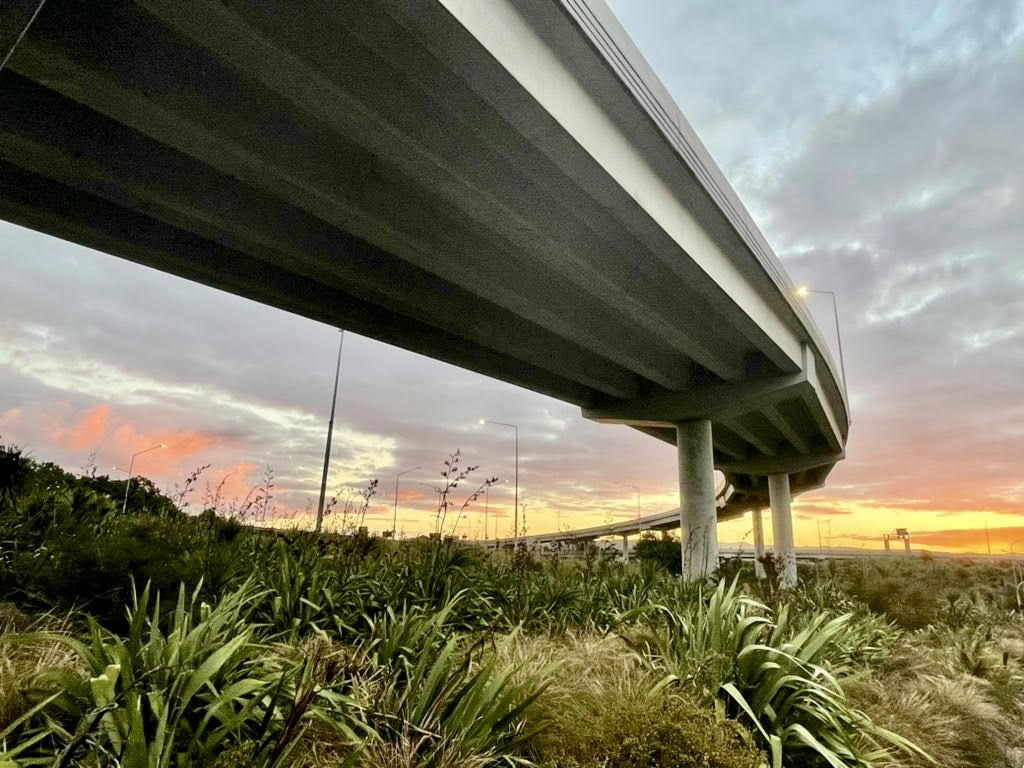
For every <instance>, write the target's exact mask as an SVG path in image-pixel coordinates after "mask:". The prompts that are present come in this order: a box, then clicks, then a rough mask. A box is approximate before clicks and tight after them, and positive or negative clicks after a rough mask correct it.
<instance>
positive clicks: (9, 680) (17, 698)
mask: <svg viewBox="0 0 1024 768" xmlns="http://www.w3.org/2000/svg"><path fill="white" fill-rule="evenodd" d="M35 632H47V633H58V634H69V633H70V632H71V625H70V623H69V621H68V620H67V619H62V618H59V617H57V616H54V615H52V614H43V615H41V616H28V615H26V614H24V613H22V612H21V611H20V610H18V609H17V608H16V607H15V606H13V605H11V604H10V603H2V604H0V730H3V729H4V728H6V727H7V726H8V725H10V724H11V723H12V722H14V721H15V720H16V719H17V718H18V717H20V716H21V715H22V714H23V713H24V712H25V711H27V710H28V709H29V708H30V707H31V706H32V704H33V703H34V702H35V701H37V700H38V699H40V698H41V697H43V696H45V695H46V694H48V693H52V692H53V691H54V690H55V689H54V688H51V687H48V686H47V685H46V684H44V683H41V682H40V681H39V679H38V678H39V673H40V672H42V671H44V670H48V669H54V668H58V669H72V670H77V669H79V665H78V662H77V660H76V657H75V654H74V652H73V651H71V650H70V649H69V648H67V646H65V645H63V644H62V643H57V642H54V641H53V640H28V639H26V638H24V637H22V636H23V635H28V634H29V633H35Z"/></svg>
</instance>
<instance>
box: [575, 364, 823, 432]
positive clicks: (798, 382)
mask: <svg viewBox="0 0 1024 768" xmlns="http://www.w3.org/2000/svg"><path fill="white" fill-rule="evenodd" d="M808 388H809V384H808V382H807V377H806V376H805V375H804V373H796V374H790V375H787V376H777V377H772V378H767V379H754V380H752V381H746V382H738V383H724V384H712V385H710V386H703V387H691V388H689V389H686V390H684V391H682V392H664V393H656V394H652V395H648V396H646V397H639V398H636V399H634V400H629V401H625V402H617V403H609V404H606V405H598V406H595V407H591V408H585V409H584V410H583V415H584V416H585V417H586V418H588V419H591V420H592V421H599V422H602V423H606V424H630V425H634V424H635V425H641V426H645V427H665V426H670V425H672V424H676V423H678V422H680V421H686V420H691V419H715V420H721V419H729V418H732V417H734V416H737V415H742V414H745V413H749V412H751V411H757V410H760V409H762V408H765V407H766V406H768V405H771V404H776V403H779V402H783V401H785V400H790V399H793V398H797V397H802V396H803V395H804V390H806V389H808Z"/></svg>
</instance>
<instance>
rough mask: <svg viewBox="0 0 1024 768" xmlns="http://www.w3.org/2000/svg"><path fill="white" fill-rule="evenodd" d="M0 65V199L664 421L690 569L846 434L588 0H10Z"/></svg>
mask: <svg viewBox="0 0 1024 768" xmlns="http://www.w3.org/2000/svg"><path fill="white" fill-rule="evenodd" d="M37 11H38V12H37ZM0 62H3V64H2V66H3V69H2V70H0V217H3V218H5V219H7V220H9V221H12V222H15V223H18V224H21V225H24V226H27V227H31V228H34V229H37V230H40V231H43V232H46V233H49V234H52V235H56V236H58V237H62V238H65V239H67V240H71V241H74V242H77V243H81V244H83V245H86V246H89V247H92V248H97V249H99V250H103V251H106V252H109V253H112V254H115V255H117V256H121V257H123V258H126V259H130V260H132V261H135V262H138V263H140V264H145V265H147V266H150V267H154V268H157V269H160V270H164V271H167V272H170V273H173V274H176V275H180V276H183V277H187V278H190V279H193V280H196V281H199V282H202V283H205V284H207V285H210V286H213V287H216V288H220V289H223V290H226V291H231V292H233V293H237V294H239V295H242V296H246V297H249V298H251V299H255V300H257V301H261V302H264V303H267V304H271V305H273V306H276V307H280V308H282V309H285V310H288V311H291V312H296V313H298V314H302V315H305V316H307V317H310V318H313V319H316V320H319V321H323V322H325V323H329V324H332V325H336V326H339V327H344V328H347V329H351V330H353V331H355V332H357V333H360V334H363V335H366V336H369V337H372V338H375V339H379V340H381V341H385V342H388V343H391V344H394V345H397V346H400V347H404V348H406V349H410V350H413V351H415V352H418V353H421V354H426V355H429V356H431V357H434V358H437V359H439V360H444V361H447V362H449V363H453V364H455V365H459V366H462V367H464V368H467V369H470V370H474V371H478V372H480V373H483V374H486V375H489V376H493V377H496V378H498V379H502V380H504V381H507V382H511V383H513V384H516V385H519V386H523V387H527V388H529V389H532V390H535V391H537V392H542V393H544V394H547V395H550V396H552V397H555V398H558V399H560V400H563V401H566V402H569V403H574V404H577V405H579V406H580V407H581V408H582V410H583V415H584V416H586V417H588V418H592V419H596V420H598V421H605V422H612V423H622V424H629V425H631V426H634V427H636V428H637V429H640V430H642V431H644V432H646V433H648V434H650V435H652V436H654V437H656V438H658V439H661V440H664V441H666V442H669V443H672V444H675V445H677V447H678V455H679V465H680V496H681V502H680V503H681V509H682V512H681V524H682V527H683V529H684V531H685V532H686V537H685V540H686V558H687V563H686V568H687V572H688V573H690V574H691V575H700V574H703V573H706V572H707V571H708V570H709V569H710V568H711V567H713V564H714V562H715V561H716V559H717V558H716V551H717V541H716V536H715V520H716V519H717V518H719V517H729V516H735V515H738V514H742V513H743V512H745V511H747V510H749V509H760V508H761V507H764V506H768V505H769V504H771V506H772V507H773V510H774V514H773V520H774V523H775V525H776V528H777V530H776V532H775V538H776V540H777V541H781V542H782V543H783V544H782V546H783V549H785V547H786V544H785V542H786V541H787V540H788V541H790V542H791V540H792V533H791V522H790V515H789V499H790V494H791V493H795V492H800V491H803V490H807V489H810V488H815V487H818V486H820V485H821V484H822V483H823V482H824V480H825V478H826V476H827V475H828V473H829V471H830V469H831V467H832V466H833V465H834V464H835V462H836V461H838V460H839V459H841V458H842V457H843V450H844V446H845V442H846V436H847V431H848V427H849V413H848V406H847V402H846V398H845V393H844V392H843V391H842V389H841V388H840V386H839V384H838V381H839V379H838V378H837V375H836V367H835V364H834V362H833V360H832V358H831V357H830V354H829V352H828V350H827V348H826V346H825V344H824V342H823V340H822V337H821V335H820V333H819V331H818V329H817V328H816V327H815V324H814V323H813V321H812V320H811V318H810V316H809V314H808V312H807V310H806V308H805V307H804V306H803V304H802V303H801V302H800V301H799V300H798V299H797V298H796V297H795V296H794V292H793V285H792V283H791V282H790V280H789V278H788V277H787V275H786V274H785V272H784V270H783V269H782V267H781V265H780V263H779V261H778V260H777V259H776V257H775V255H774V254H773V253H772V250H771V248H770V247H769V246H768V244H767V243H766V241H765V239H764V238H763V237H762V235H761V233H760V232H759V231H758V229H757V227H756V226H755V225H754V223H753V221H752V220H751V218H750V216H749V215H748V213H747V212H746V210H745V209H744V207H743V205H742V204H741V203H740V201H739V200H738V198H737V197H736V195H735V193H734V192H733V191H732V189H731V188H730V186H729V184H728V183H727V182H726V180H725V179H724V177H723V176H722V173H721V172H720V171H719V169H718V168H717V166H716V165H715V164H714V162H713V161H712V159H711V157H710V156H709V154H708V152H707V151H706V150H705V149H704V147H703V145H702V144H701V143H700V141H699V140H698V139H697V137H696V135H695V134H694V132H693V130H692V129H691V127H690V126H689V124H688V123H687V122H686V120H685V118H684V117H683V116H682V114H681V113H680V111H679V109H678V107H677V106H676V105H675V103H674V102H673V101H672V99H671V98H670V97H669V95H668V93H667V91H666V90H665V88H664V87H663V86H662V85H661V83H660V82H659V81H658V79H657V77H655V75H654V73H653V72H652V71H651V69H650V67H649V66H648V65H647V63H646V62H645V61H644V59H643V56H642V55H641V54H640V53H639V51H638V50H637V49H636V47H635V46H634V45H633V43H632V41H631V40H630V39H629V37H628V36H627V35H626V34H625V32H624V31H623V29H622V27H621V26H620V25H619V24H618V22H617V21H616V20H615V18H614V16H613V15H612V14H611V13H610V11H609V10H608V8H607V7H605V6H604V4H603V2H602V1H601V0H488V2H479V1H478V0H397V1H391V2H382V1H381V2H378V1H375V0H367V1H366V2H361V3H337V2H327V0H296V1H295V2H289V3H273V4H268V3H264V2H262V1H261V0H233V2H232V3H230V4H225V3H223V2H221V1H220V0H137V2H134V3H133V2H127V1H126V2H117V3H97V2H92V0H47V2H45V3H44V4H41V5H40V3H39V2H38V0H8V2H5V3H3V4H2V5H0ZM714 467H717V468H719V469H721V470H722V471H723V472H724V473H725V475H726V477H727V479H728V482H729V484H730V487H731V488H732V491H731V493H730V495H729V497H728V498H727V499H725V500H724V503H723V504H722V505H720V506H719V505H716V502H715V492H714V479H713V468H714ZM787 531H788V533H787ZM790 549H792V547H791V546H790ZM793 573H794V577H795V567H794V570H793Z"/></svg>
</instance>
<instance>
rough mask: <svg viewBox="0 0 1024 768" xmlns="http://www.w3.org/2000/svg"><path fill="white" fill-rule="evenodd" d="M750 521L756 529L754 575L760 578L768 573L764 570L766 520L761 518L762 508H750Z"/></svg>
mask: <svg viewBox="0 0 1024 768" xmlns="http://www.w3.org/2000/svg"><path fill="white" fill-rule="evenodd" d="M750 521H751V523H752V526H753V529H754V575H755V576H756V577H757V578H758V579H764V578H765V576H766V575H767V574H766V573H765V571H764V563H763V562H762V561H763V560H764V522H763V521H762V519H761V508H760V507H755V508H754V509H752V510H750Z"/></svg>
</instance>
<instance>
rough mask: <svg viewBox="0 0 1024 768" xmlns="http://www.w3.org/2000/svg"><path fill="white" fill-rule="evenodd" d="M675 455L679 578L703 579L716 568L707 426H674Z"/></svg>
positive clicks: (687, 423) (711, 458) (712, 465)
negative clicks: (677, 495) (681, 567)
mask: <svg viewBox="0 0 1024 768" xmlns="http://www.w3.org/2000/svg"><path fill="white" fill-rule="evenodd" d="M676 446H677V450H678V453H679V525H680V527H681V534H682V540H681V542H680V546H681V547H682V553H681V556H682V559H683V576H684V578H687V579H693V580H696V579H704V578H707V577H708V576H710V575H711V574H712V573H713V572H714V571H715V569H716V568H718V510H717V508H716V506H715V457H714V453H713V448H712V443H711V422H710V421H708V420H706V419H701V420H699V421H684V422H681V423H679V424H676Z"/></svg>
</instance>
